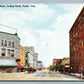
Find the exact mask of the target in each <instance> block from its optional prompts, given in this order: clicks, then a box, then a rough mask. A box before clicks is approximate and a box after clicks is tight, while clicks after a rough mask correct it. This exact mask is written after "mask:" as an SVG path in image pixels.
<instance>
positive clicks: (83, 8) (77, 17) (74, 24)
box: [69, 6, 84, 33]
mask: <svg viewBox="0 0 84 84" xmlns="http://www.w3.org/2000/svg"><path fill="white" fill-rule="evenodd" d="M83 10H84V6H83V8H82V9H81V11H80V13H79V14H78V16H77V18H76V19H75V21H74V23H73V25H72V27H71V29H70V30H69V33H70V32H71V30H72V29H73V26H74V25H75V22H76V21H77V20H78V18H79V16H80V15H81V13H82V11H83Z"/></svg>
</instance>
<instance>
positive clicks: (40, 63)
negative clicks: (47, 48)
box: [38, 61, 43, 69]
mask: <svg viewBox="0 0 84 84" xmlns="http://www.w3.org/2000/svg"><path fill="white" fill-rule="evenodd" d="M38 69H43V63H42V61H38Z"/></svg>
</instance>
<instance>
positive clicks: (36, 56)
mask: <svg viewBox="0 0 84 84" xmlns="http://www.w3.org/2000/svg"><path fill="white" fill-rule="evenodd" d="M33 67H34V68H35V69H37V67H38V53H34V57H33Z"/></svg>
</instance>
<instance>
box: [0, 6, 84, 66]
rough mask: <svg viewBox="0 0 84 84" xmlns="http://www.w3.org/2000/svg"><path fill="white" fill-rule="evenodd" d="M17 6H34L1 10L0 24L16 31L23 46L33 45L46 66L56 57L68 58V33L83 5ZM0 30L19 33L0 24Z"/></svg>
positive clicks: (1, 8)
mask: <svg viewBox="0 0 84 84" xmlns="http://www.w3.org/2000/svg"><path fill="white" fill-rule="evenodd" d="M9 5H10V4H9ZM12 5H15V4H12ZM17 5H21V6H22V5H29V6H31V5H34V6H35V7H21V8H20V7H14V8H12V7H0V24H4V25H8V26H10V27H14V28H17V30H18V31H17V33H18V36H19V37H20V39H21V41H20V44H21V45H22V46H34V48H35V52H36V53H38V60H40V61H42V62H43V65H44V66H45V67H48V66H49V65H51V64H52V63H53V59H54V58H56V59H59V58H61V59H62V58H64V57H69V30H70V29H71V27H72V25H73V23H74V21H75V20H76V18H77V16H78V14H79V13H80V11H81V9H82V8H83V5H84V4H17ZM5 6H7V4H5ZM0 31H4V32H10V33H15V32H16V31H15V30H14V29H9V28H7V27H3V26H1V25H0Z"/></svg>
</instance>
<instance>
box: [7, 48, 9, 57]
mask: <svg viewBox="0 0 84 84" xmlns="http://www.w3.org/2000/svg"><path fill="white" fill-rule="evenodd" d="M7 56H8V57H10V49H8V51H7Z"/></svg>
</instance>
